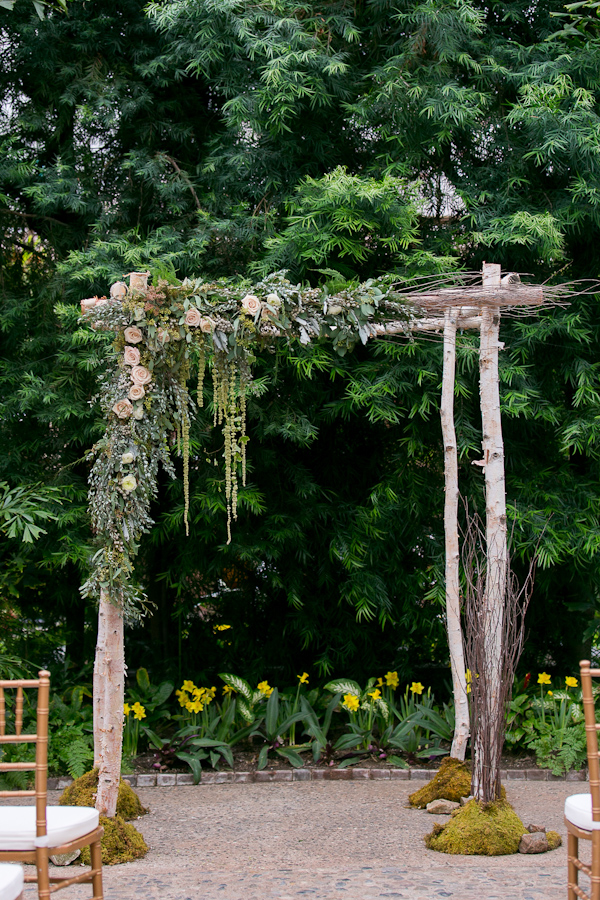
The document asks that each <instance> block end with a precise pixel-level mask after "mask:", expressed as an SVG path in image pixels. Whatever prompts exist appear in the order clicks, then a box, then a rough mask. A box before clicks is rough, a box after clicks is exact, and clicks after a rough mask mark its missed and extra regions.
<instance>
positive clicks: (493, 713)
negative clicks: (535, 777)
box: [473, 263, 508, 802]
mask: <svg viewBox="0 0 600 900" xmlns="http://www.w3.org/2000/svg"><path fill="white" fill-rule="evenodd" d="M483 284H484V286H487V287H492V286H495V285H499V284H500V266H499V265H495V264H491V263H487V264H486V263H484V265H483ZM499 331H500V308H499V307H497V306H494V307H492V306H485V307H483V309H482V314H481V331H480V335H481V336H480V349H479V373H480V375H479V391H480V402H481V428H482V437H483V440H482V447H483V459H482V460H481V464H482V466H483V470H484V473H485V510H486V522H485V540H486V582H485V594H484V602H483V607H482V617H481V622H480V623H479V627H480V628H481V631H482V633H483V641H484V654H483V660H482V664H483V666H484V667H485V671H483V672H480V673H473V677H476V676H477V675H479V677H480V678H482V679H483V684H485V694H486V696H485V700H484V703H483V705H482V707H481V708H480V718H481V721H480V722H478V727H477V739H476V742H475V748H474V749H475V753H474V765H473V793H474V796H476V797H477V798H478V799H480V800H485V801H486V802H487V801H489V800H490V799H493V798H489V797H487V796H486V797H484V796H483V793H484V785H485V784H490V780H491V782H492V783H493V784H494V785H495V793H496V794H497V795H498V796H499V791H500V753H501V745H502V742H501V741H500V740H499V739H498V738H499V731H500V730H501V729H502V727H503V717H504V709H503V703H502V690H501V688H502V678H503V676H504V673H503V671H502V652H503V647H502V638H503V633H504V605H505V597H506V576H507V563H508V551H507V540H506V487H505V477H504V443H503V440H502V420H501V415H500V389H499V380H498V350H499V346H500V345H499V341H498V338H499ZM482 740H484V741H485V744H486V746H485V748H484V747H483V746H482Z"/></svg>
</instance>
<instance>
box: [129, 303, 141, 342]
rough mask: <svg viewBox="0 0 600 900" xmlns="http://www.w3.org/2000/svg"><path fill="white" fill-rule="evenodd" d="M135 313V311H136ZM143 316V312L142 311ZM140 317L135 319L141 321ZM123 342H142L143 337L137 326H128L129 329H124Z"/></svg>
mask: <svg viewBox="0 0 600 900" xmlns="http://www.w3.org/2000/svg"><path fill="white" fill-rule="evenodd" d="M136 312H137V310H136ZM142 315H143V310H142ZM141 318H142V316H136V319H141ZM124 334H125V340H126V341H127V343H128V344H139V342H140V341H143V340H144V335H143V334H142V332H141V331H140V329H139V328H138V327H137V325H130V326H129V328H126V329H125V332H124Z"/></svg>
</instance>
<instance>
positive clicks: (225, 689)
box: [223, 684, 234, 694]
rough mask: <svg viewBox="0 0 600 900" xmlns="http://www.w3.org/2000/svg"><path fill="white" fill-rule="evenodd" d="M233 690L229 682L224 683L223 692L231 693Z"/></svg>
mask: <svg viewBox="0 0 600 900" xmlns="http://www.w3.org/2000/svg"><path fill="white" fill-rule="evenodd" d="M233 692H234V688H232V687H231V685H229V684H226V685H225V687H224V688H223V693H224V694H233Z"/></svg>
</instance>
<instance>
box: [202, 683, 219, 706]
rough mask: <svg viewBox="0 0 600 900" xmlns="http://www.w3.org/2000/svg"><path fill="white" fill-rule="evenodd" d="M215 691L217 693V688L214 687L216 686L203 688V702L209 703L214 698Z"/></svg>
mask: <svg viewBox="0 0 600 900" xmlns="http://www.w3.org/2000/svg"><path fill="white" fill-rule="evenodd" d="M216 693H217V689H216V687H214V686H213V687H211V688H205V690H204V703H205V704H208V703H210V702H211V701H212V700H214V699H215V694H216Z"/></svg>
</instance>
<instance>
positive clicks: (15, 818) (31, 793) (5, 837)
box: [0, 671, 104, 900]
mask: <svg viewBox="0 0 600 900" xmlns="http://www.w3.org/2000/svg"><path fill="white" fill-rule="evenodd" d="M38 674H39V677H38V678H37V679H35V680H34V679H22V680H18V681H0V745H2V744H18V743H32V744H35V762H4V760H3V759H2V758H0V772H11V771H12V772H14V771H28V770H29V771H32V770H34V771H35V786H34V789H33V790H12V791H0V797H14V798H18V797H35V806H20V805H19V806H15V805H10V806H6V805H3V806H0V863H2V862H9V861H10V862H21V863H32V864H33V865H35V867H36V874H35V875H33V874H32V875H28V874H26V875H25V881H26V882H36V883H37V886H38V896H39V900H48V898H49V897H50V895H51V894H53V893H54V892H55V891H58V890H60V889H61V888H65V887H68V886H69V885H71V884H81V883H82V882H88V883H89V882H91V884H92V890H93V897H92V900H103V897H104V895H103V892H102V853H101V848H100V839H101V837H102V835H103V833H104V831H103V828H102V827H101V826H100V825H99V824H98V822H99V817H98V812H97V810H95V809H90V808H89V807H85V806H47V776H48V703H49V699H50V673H49V672H43V671H42V672H39V673H38ZM28 688H30V689H32V690H37V718H36V732H35V734H23V733H22V732H23V697H24V695H23V690H24V689H28ZM7 690H15V691H16V697H15V703H14V716H12V715H11V716H10V718H11V720H12V719H13V718H14V731H13V732H11V733H7V730H8V729H7V725H8V721H7V720H8V718H9V716H8V715H7V704H6V699H5V691H7ZM88 845H89V847H90V854H91V863H92V864H91V868H90V869H89V870H87V871H85V872H83V873H81V874H79V875H72V876H69V875H66V876H51V875H50V872H49V868H48V857H49V853H50V852H52V854H53V855H54V854H62V853H71V852H72V851H73V850H79V849H81V848H82V847H86V846H88ZM1 897H2V895H0V900H1Z"/></svg>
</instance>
